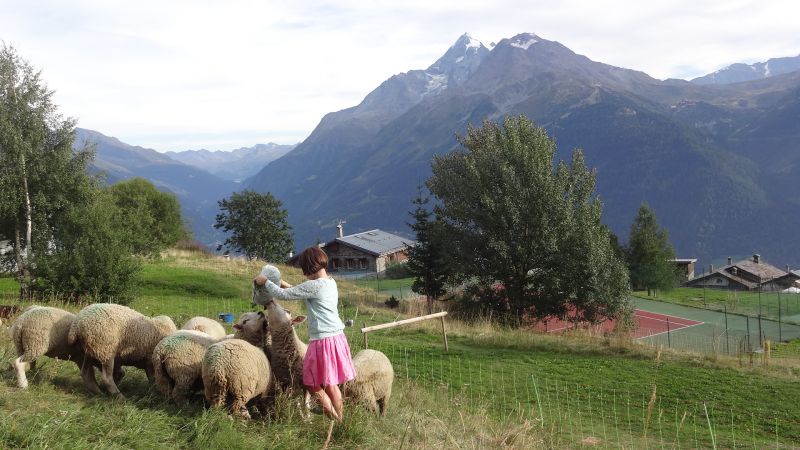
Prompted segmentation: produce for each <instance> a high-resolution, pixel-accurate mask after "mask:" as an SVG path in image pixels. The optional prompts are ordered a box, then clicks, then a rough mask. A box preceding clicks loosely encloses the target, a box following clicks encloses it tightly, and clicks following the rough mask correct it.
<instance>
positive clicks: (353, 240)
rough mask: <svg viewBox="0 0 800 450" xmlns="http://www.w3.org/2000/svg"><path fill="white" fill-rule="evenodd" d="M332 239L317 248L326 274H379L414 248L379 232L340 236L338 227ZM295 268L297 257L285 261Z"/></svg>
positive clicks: (341, 234) (340, 228)
mask: <svg viewBox="0 0 800 450" xmlns="http://www.w3.org/2000/svg"><path fill="white" fill-rule="evenodd" d="M336 228H337V235H338V236H337V237H336V239H334V240H332V241H329V242H326V243H324V244H320V247H321V248H322V249H323V250H325V253H326V254H327V255H328V269H327V270H328V272H330V273H331V274H338V275H356V274H362V273H363V274H372V273H380V272H383V271H384V270H386V267H387V266H389V265H390V264H392V263H396V262H397V263H399V262H403V261H405V260H407V259H408V249H409V248H410V247H411V246H413V245H415V244H416V242H415V241H414V240H412V239H407V238H404V237H401V236H397V235H395V234H392V233H387V232H385V231H381V230H377V229H376V230H370V231H364V232H362V233H356V234H351V235H348V236H344V235H343V234H344V233H343V229H342V226H341V224H340V225H339V226H337V227H336ZM289 264H290V265H293V266H296V265H297V256H294V257H293V258H291V259H290V260H289Z"/></svg>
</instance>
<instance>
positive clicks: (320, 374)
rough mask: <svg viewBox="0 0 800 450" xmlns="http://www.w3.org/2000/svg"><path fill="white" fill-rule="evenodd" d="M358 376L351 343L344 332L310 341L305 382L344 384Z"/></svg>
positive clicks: (317, 384) (306, 359) (315, 384)
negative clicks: (351, 352)
mask: <svg viewBox="0 0 800 450" xmlns="http://www.w3.org/2000/svg"><path fill="white" fill-rule="evenodd" d="M355 377H356V369H355V367H353V359H352V358H351V356H350V345H349V344H348V343H347V337H346V336H345V335H344V333H339V334H337V335H336V336H331V337H327V338H323V339H317V340H314V341H311V342H309V343H308V351H306V358H305V359H304V360H303V384H305V385H306V386H320V385H323V384H324V385H329V384H342V383H344V382H346V381H349V380H352V379H353V378H355Z"/></svg>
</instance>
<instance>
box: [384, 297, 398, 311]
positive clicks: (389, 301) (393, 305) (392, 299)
mask: <svg viewBox="0 0 800 450" xmlns="http://www.w3.org/2000/svg"><path fill="white" fill-rule="evenodd" d="M383 304H384V305H386V306H388V307H389V308H391V309H395V308H397V306H398V305H400V301H399V300H397V298H396V297H395V296H394V295H393V296H391V297H389V298H388V299H387V300H386V301H385V302H383Z"/></svg>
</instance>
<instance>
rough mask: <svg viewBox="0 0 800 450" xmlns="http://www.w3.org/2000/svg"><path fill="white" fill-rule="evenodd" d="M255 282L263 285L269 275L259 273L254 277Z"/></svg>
mask: <svg viewBox="0 0 800 450" xmlns="http://www.w3.org/2000/svg"><path fill="white" fill-rule="evenodd" d="M253 282H254V283H256V284H258V285H261V286H263V285H264V284H266V283H267V277H262V276H261V275H259V276H257V277H255V278H254V279H253Z"/></svg>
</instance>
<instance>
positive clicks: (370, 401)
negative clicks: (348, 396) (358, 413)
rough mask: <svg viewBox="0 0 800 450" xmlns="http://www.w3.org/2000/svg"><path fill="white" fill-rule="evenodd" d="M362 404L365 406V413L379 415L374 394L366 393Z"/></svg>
mask: <svg viewBox="0 0 800 450" xmlns="http://www.w3.org/2000/svg"><path fill="white" fill-rule="evenodd" d="M364 403H365V404H366V407H367V411H369V412H373V413H375V414H380V409H379V408H378V401H377V400H376V399H375V393H373V392H367V393H366V395H364Z"/></svg>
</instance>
